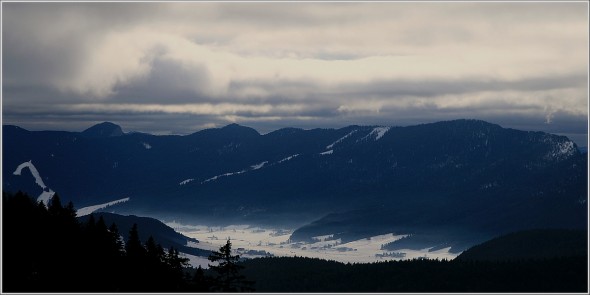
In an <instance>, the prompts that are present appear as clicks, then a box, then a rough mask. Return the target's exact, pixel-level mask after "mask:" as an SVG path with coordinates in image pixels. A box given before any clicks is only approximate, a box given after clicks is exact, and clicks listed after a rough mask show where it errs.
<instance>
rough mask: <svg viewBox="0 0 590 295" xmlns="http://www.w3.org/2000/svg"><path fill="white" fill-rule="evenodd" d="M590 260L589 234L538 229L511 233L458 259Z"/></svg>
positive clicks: (474, 248) (470, 250)
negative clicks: (587, 258) (589, 249)
mask: <svg viewBox="0 0 590 295" xmlns="http://www.w3.org/2000/svg"><path fill="white" fill-rule="evenodd" d="M577 256H579V257H584V256H586V257H588V231H584V230H569V229H565V230H564V229H536V230H527V231H519V232H514V233H509V234H506V235H503V236H500V237H497V238H494V239H492V240H489V241H486V242H484V243H482V244H479V245H476V246H473V247H471V248H469V249H468V250H466V251H465V252H463V253H461V255H459V256H457V258H456V259H458V260H479V261H482V260H487V261H517V260H523V259H550V258H558V257H577Z"/></svg>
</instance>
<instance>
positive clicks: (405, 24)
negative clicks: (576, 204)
mask: <svg viewBox="0 0 590 295" xmlns="http://www.w3.org/2000/svg"><path fill="white" fill-rule="evenodd" d="M586 8H587V4H586V3H546V2H541V3H451V4H449V3H402V2H393V3H3V74H4V77H3V86H4V89H3V95H4V96H3V110H4V113H3V116H4V117H3V119H4V121H5V122H9V123H15V124H21V125H25V127H26V126H41V125H43V124H51V126H56V125H60V124H61V126H67V127H69V128H72V126H73V125H72V124H68V123H71V122H76V123H77V124H81V125H83V126H80V127H79V129H83V128H85V127H87V126H88V125H89V124H90V123H91V122H94V121H104V120H106V119H102V120H101V119H100V118H101V116H102V117H103V118H112V119H113V121H117V122H119V123H121V124H122V125H125V123H123V122H128V123H129V126H135V127H136V128H144V129H142V131H147V132H151V131H154V132H185V133H186V132H190V131H191V130H194V129H193V128H198V127H203V126H218V125H222V124H224V123H228V122H238V123H240V122H243V123H248V124H250V125H252V126H257V127H258V128H259V129H263V130H268V129H270V128H276V127H280V126H283V125H286V124H292V126H311V127H322V126H331V127H338V126H340V127H341V126H344V125H346V124H379V125H385V124H411V123H420V122H426V121H436V120H440V119H454V118H463V117H476V118H487V119H489V120H491V121H496V123H502V122H513V123H510V124H516V125H510V126H527V128H530V129H537V130H551V131H552V132H565V131H564V130H566V129H568V128H569V127H567V126H566V125H564V124H563V123H560V122H568V124H577V125H578V126H581V124H584V121H585V120H586V118H587V116H588V112H587V109H588V97H587V87H588V74H587V64H588V55H587V50H588V48H587V44H588V26H587V24H588V16H587V14H586V11H587V9H586ZM511 117H514V118H516V117H519V118H526V120H528V122H529V123H527V124H524V123H522V122H520V121H518V120H511V119H510V118H511ZM163 118H169V120H165V119H163ZM150 120H153V121H154V122H158V123H157V124H156V123H152V122H150ZM191 120H193V121H194V123H187V122H190V121H191ZM517 121H518V123H514V122H517ZM162 124H163V125H162ZM180 124H184V125H183V126H186V127H178V126H174V125H180ZM314 124H315V125H314ZM166 125H167V126H166ZM287 126H288V125H287ZM555 128H558V129H555ZM559 128H561V129H559ZM571 129H575V130H577V131H576V132H585V133H586V134H587V131H580V130H581V128H579V127H576V128H569V129H568V130H571Z"/></svg>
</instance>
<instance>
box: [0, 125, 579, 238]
mask: <svg viewBox="0 0 590 295" xmlns="http://www.w3.org/2000/svg"><path fill="white" fill-rule="evenodd" d="M3 128H4V132H3V136H4V139H5V141H4V142H5V143H6V145H5V148H4V152H5V159H6V160H5V161H4V162H3V165H4V167H3V168H4V170H5V171H13V170H14V169H15V167H17V166H18V165H20V164H21V163H23V162H26V161H30V160H31V159H32V160H33V161H34V163H35V165H36V166H37V168H38V170H39V172H40V174H41V175H43V176H44V182H45V183H46V184H47V185H48V186H49V187H51V188H52V190H54V191H56V192H58V193H60V195H61V196H62V197H63V198H66V199H67V198H69V199H72V200H73V201H74V202H75V203H76V204H79V206H81V207H83V206H87V205H94V204H97V203H102V202H104V201H110V200H112V199H117V198H120V197H131V201H130V202H127V203H125V204H121V205H117V206H116V207H113V208H112V209H114V210H117V212H118V213H124V214H136V215H144V216H145V215H147V216H154V217H166V216H174V218H176V219H177V220H179V221H181V222H185V223H197V222H200V223H207V222H209V223H228V224H229V223H248V224H288V225H291V226H294V227H297V228H298V230H297V231H295V233H294V236H293V238H294V239H309V238H311V237H313V236H314V235H316V236H317V235H322V234H334V233H342V234H341V236H342V238H343V239H351V238H354V237H364V236H367V235H369V234H374V233H383V232H398V233H421V234H422V235H425V236H429V237H432V236H433V234H432V233H430V232H428V231H425V228H428V227H430V228H434V227H433V225H438V224H443V225H446V226H447V229H445V232H446V233H448V235H449V236H453V235H455V232H456V231H457V230H455V228H457V227H465V226H467V225H469V226H468V227H469V228H468V230H469V231H471V232H478V231H479V232H484V233H486V235H496V234H500V233H504V232H506V231H509V230H519V229H526V228H530V227H535V226H547V225H548V224H551V223H554V224H555V226H565V227H572V226H574V227H578V226H581V227H584V226H585V224H586V223H585V221H586V217H587V212H586V210H584V209H585V208H587V207H586V206H587V191H586V189H587V169H586V168H587V164H586V158H585V156H583V155H582V154H581V153H580V152H579V150H578V148H577V146H576V144H575V143H573V142H572V141H571V140H569V139H568V138H567V137H564V136H558V135H553V134H548V133H544V132H532V131H521V130H516V129H509V128H503V127H501V126H499V125H497V124H492V123H488V122H485V121H481V120H453V121H443V122H436V123H428V124H420V125H414V126H405V127H400V126H393V127H384V126H358V125H351V126H347V127H343V128H339V129H321V128H316V129H310V130H303V129H296V128H283V129H279V130H276V131H273V132H270V133H267V134H260V133H258V132H257V131H256V130H254V129H252V128H249V127H244V126H240V125H237V124H230V125H228V126H225V127H223V128H214V129H206V130H202V131H199V132H196V133H193V134H190V135H186V136H158V135H146V134H141V133H131V134H124V135H122V136H115V137H86V136H82V135H81V134H80V133H72V132H69V133H68V132H58V131H55V132H48V131H43V132H37V131H23V130H20V129H17V128H11V127H3ZM38 143H43V144H42V145H39V144H38ZM3 177H4V179H3V180H4V183H5V184H6V188H5V189H8V190H11V189H12V190H17V189H21V188H23V189H26V188H27V187H29V188H31V189H38V188H35V187H33V186H32V185H29V184H27V183H26V181H27V180H25V179H24V178H22V177H21V178H19V177H18V176H15V175H12V174H10V173H6V174H5V175H4V176H3ZM45 178H47V179H45ZM31 193H32V194H33V193H34V192H31ZM371 208H380V209H379V210H377V211H374V212H372V211H371V210H374V209H371ZM356 209H360V210H364V211H362V212H366V213H362V214H357V213H354V214H352V213H351V212H352V210H356ZM338 212H340V215H330V214H334V213H338ZM329 216H332V217H334V216H338V218H336V219H335V220H332V221H330V222H329V223H327V219H325V218H326V217H329ZM332 217H330V218H332ZM312 222H313V223H312ZM464 230H465V229H464V228H461V229H460V230H459V232H462V231H464ZM416 239H418V237H416ZM418 240H420V239H418ZM474 241H475V240H471V241H466V242H464V244H465V243H472V242H474ZM434 242H435V244H436V245H438V246H441V247H442V246H443V245H446V244H445V243H449V241H447V240H444V239H443V240H438V241H434ZM454 242H460V241H454ZM459 244H460V243H459ZM436 245H435V246H436ZM438 246H437V247H438ZM457 247H458V246H457ZM460 248H461V247H459V248H458V249H460Z"/></svg>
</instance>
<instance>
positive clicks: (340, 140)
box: [326, 129, 357, 150]
mask: <svg viewBox="0 0 590 295" xmlns="http://www.w3.org/2000/svg"><path fill="white" fill-rule="evenodd" d="M356 131H357V130H356V129H355V130H352V131H351V132H349V133H348V134H346V135H344V136H343V137H341V138H340V139H338V140H336V141H334V142H333V143H332V144H330V145H328V146H326V149H327V150H329V149H332V148H333V147H334V145H335V144H337V143H340V142H342V141H343V140H345V139H346V138H347V137H349V136H351V135H352V134H353V133H355V132H356Z"/></svg>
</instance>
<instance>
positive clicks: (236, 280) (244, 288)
mask: <svg viewBox="0 0 590 295" xmlns="http://www.w3.org/2000/svg"><path fill="white" fill-rule="evenodd" d="M208 259H209V260H210V261H211V262H217V263H218V264H217V265H211V264H209V267H210V268H211V270H213V271H215V272H216V273H217V277H215V278H214V281H213V289H214V291H221V292H248V291H253V290H254V289H253V288H252V287H251V286H252V285H253V283H252V282H250V281H247V280H246V278H245V277H244V276H243V275H240V270H241V269H242V268H243V266H241V265H238V264H237V262H238V261H239V260H240V255H232V254H231V241H230V240H229V239H228V240H227V242H226V243H225V245H223V246H221V248H219V251H213V252H212V253H211V255H209V258H208Z"/></svg>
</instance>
